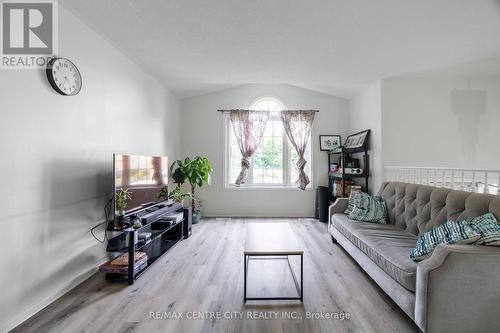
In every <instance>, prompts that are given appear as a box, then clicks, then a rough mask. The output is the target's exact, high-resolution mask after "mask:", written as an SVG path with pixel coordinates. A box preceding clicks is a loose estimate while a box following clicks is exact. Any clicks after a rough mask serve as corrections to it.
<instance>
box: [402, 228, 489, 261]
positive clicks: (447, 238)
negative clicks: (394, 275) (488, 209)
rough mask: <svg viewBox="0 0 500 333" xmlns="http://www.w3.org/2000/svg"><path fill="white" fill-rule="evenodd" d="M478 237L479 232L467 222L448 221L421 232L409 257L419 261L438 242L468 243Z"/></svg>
mask: <svg viewBox="0 0 500 333" xmlns="http://www.w3.org/2000/svg"><path fill="white" fill-rule="evenodd" d="M480 237H481V234H480V233H479V232H477V231H475V230H474V229H472V227H470V226H469V225H468V223H467V222H465V221H459V222H456V221H448V222H446V223H445V224H442V225H440V226H439V227H436V228H434V229H432V230H431V231H428V232H426V233H424V234H422V235H421V236H420V237H419V238H418V240H417V244H416V246H415V248H414V249H413V250H412V251H411V253H410V258H411V259H413V260H415V261H420V260H423V259H425V258H427V257H429V256H430V255H431V254H432V251H433V250H434V249H435V248H436V246H438V245H439V244H470V243H474V242H475V241H477V240H478V239H479V238H480Z"/></svg>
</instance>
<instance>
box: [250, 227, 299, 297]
mask: <svg viewBox="0 0 500 333" xmlns="http://www.w3.org/2000/svg"><path fill="white" fill-rule="evenodd" d="M243 256H244V260H243V263H244V286H243V288H244V296H243V300H244V302H247V301H256V300H300V301H301V302H303V301H304V290H303V288H304V268H303V267H304V265H303V264H304V250H303V249H302V247H301V246H300V244H299V242H298V241H297V239H296V238H295V235H294V234H293V231H292V229H291V228H290V226H289V225H288V223H266V222H263V223H248V225H247V236H246V242H245V249H244V251H243ZM293 258H296V259H299V260H296V261H293V260H291V259H293ZM254 261H260V263H259V264H251V263H252V262H254ZM262 261H265V262H266V263H263V262H262ZM271 261H272V262H271ZM262 264H264V265H266V264H267V266H264V265H262ZM299 264H300V269H294V267H293V266H297V265H299ZM280 265H281V267H285V266H286V272H284V271H283V273H279V275H278V276H277V277H275V280H277V281H278V282H279V283H282V284H286V282H287V279H289V280H290V283H289V284H292V283H293V285H294V287H295V288H294V289H295V290H294V294H295V295H288V296H286V295H270V296H267V295H250V296H248V295H247V293H248V291H247V289H248V284H249V278H250V276H249V275H250V274H251V273H254V272H253V270H256V269H257V270H259V271H258V272H256V273H258V274H259V276H260V277H262V278H261V280H265V279H264V278H265V276H266V275H267V276H271V275H272V274H271V273H272V271H275V270H279V267H280ZM296 270H300V276H297V274H296ZM261 283H265V282H262V281H261ZM253 285H255V282H254V283H253ZM266 287H267V286H264V287H263V288H262V286H260V287H259V288H261V289H263V290H268V291H269V288H267V289H266ZM275 287H276V288H277V287H278V286H277V285H275ZM285 289H286V288H285ZM289 289H290V288H289Z"/></svg>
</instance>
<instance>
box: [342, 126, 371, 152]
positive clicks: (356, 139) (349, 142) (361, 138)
mask: <svg viewBox="0 0 500 333" xmlns="http://www.w3.org/2000/svg"><path fill="white" fill-rule="evenodd" d="M369 134H370V130H369V129H368V130H365V131H361V132H358V133H355V134H352V135H349V136H348V137H347V139H346V141H345V143H344V148H347V149H354V148H366V146H367V145H368V137H369Z"/></svg>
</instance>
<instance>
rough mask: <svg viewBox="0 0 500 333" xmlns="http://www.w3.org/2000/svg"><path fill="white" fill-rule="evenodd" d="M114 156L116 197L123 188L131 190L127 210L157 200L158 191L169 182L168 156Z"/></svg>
mask: <svg viewBox="0 0 500 333" xmlns="http://www.w3.org/2000/svg"><path fill="white" fill-rule="evenodd" d="M113 157H114V160H113V165H114V172H113V174H114V191H115V198H116V196H117V195H118V193H119V192H120V190H121V189H122V188H123V189H128V190H129V191H130V192H131V199H130V200H128V202H127V210H126V211H127V212H130V211H132V210H135V209H137V208H140V207H142V206H144V205H147V204H150V203H154V202H157V201H158V199H157V195H158V192H159V191H160V190H161V189H162V188H163V187H165V186H167V184H168V158H167V157H166V156H144V155H124V154H114V155H113ZM115 202H116V201H115ZM116 210H117V208H116V204H115V211H116Z"/></svg>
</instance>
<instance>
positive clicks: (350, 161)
mask: <svg viewBox="0 0 500 333" xmlns="http://www.w3.org/2000/svg"><path fill="white" fill-rule="evenodd" d="M344 160H345V167H346V168H357V169H359V158H352V157H346V158H345V159H344Z"/></svg>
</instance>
